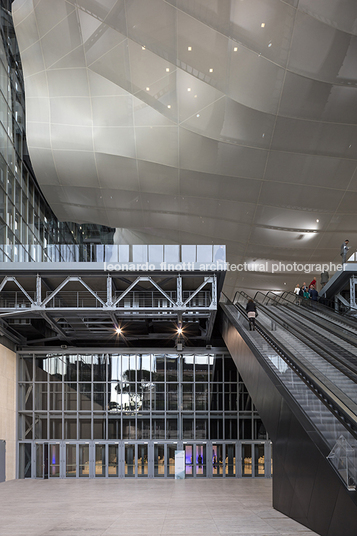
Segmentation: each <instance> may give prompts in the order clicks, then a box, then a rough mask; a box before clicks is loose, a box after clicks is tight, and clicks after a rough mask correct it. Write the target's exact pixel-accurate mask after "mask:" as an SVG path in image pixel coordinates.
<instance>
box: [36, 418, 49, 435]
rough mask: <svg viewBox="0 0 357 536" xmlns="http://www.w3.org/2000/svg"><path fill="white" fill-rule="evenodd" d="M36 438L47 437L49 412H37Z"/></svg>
mask: <svg viewBox="0 0 357 536" xmlns="http://www.w3.org/2000/svg"><path fill="white" fill-rule="evenodd" d="M35 439H47V414H44V415H42V414H39V413H36V414H35Z"/></svg>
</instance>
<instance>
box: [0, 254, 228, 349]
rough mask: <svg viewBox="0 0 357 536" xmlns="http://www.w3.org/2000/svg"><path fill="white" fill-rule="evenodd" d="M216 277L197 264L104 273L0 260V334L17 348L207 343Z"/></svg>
mask: <svg viewBox="0 0 357 536" xmlns="http://www.w3.org/2000/svg"><path fill="white" fill-rule="evenodd" d="M224 275H225V272H222V271H207V272H202V271H200V270H199V269H198V267H197V269H194V270H191V271H189V272H160V270H153V271H150V272H141V271H137V272H127V271H125V272H107V271H105V266H104V264H103V263H90V262H77V263H64V262H61V263H48V262H44V263H2V264H1V266H0V334H1V335H3V336H5V337H7V338H8V339H10V340H12V341H13V342H14V343H15V344H17V345H19V346H21V347H26V346H28V347H34V346H38V345H40V346H43V345H45V346H49V345H50V346H52V345H58V344H61V345H62V346H65V345H71V346H72V345H75V346H76V345H78V346H88V344H93V345H95V346H98V345H104V344H105V345H108V344H113V345H118V346H130V345H132V344H133V345H135V346H138V344H140V341H142V342H141V344H143V345H145V346H150V345H155V346H157V344H158V341H161V342H162V341H166V343H167V344H168V345H169V346H174V345H176V346H177V344H185V340H186V339H187V340H188V339H189V340H190V343H192V341H193V343H194V341H195V340H197V343H199V344H200V345H202V342H203V341H205V344H208V343H209V341H210V339H211V336H212V330H213V326H214V321H215V317H216V313H217V302H218V296H219V293H220V290H221V288H222V285H223V279H224ZM179 328H181V329H182V335H179V334H178V329H179ZM119 332H120V333H119ZM134 341H135V342H134Z"/></svg>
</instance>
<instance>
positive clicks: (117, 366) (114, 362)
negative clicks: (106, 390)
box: [108, 354, 122, 381]
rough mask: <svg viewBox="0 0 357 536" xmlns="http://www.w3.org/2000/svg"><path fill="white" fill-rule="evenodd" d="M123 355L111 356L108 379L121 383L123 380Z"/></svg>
mask: <svg viewBox="0 0 357 536" xmlns="http://www.w3.org/2000/svg"><path fill="white" fill-rule="evenodd" d="M121 373H122V372H121V355H117V354H113V355H111V356H109V365H108V379H109V381H110V380H116V381H119V380H120V379H121Z"/></svg>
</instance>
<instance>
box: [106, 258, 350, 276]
mask: <svg viewBox="0 0 357 536" xmlns="http://www.w3.org/2000/svg"><path fill="white" fill-rule="evenodd" d="M342 268H343V266H342V264H334V263H331V262H330V263H325V264H313V263H311V264H310V263H298V262H293V263H285V262H278V263H273V262H271V261H266V262H250V263H249V262H243V263H241V264H234V263H230V262H208V263H195V262H178V263H169V262H160V263H158V264H154V263H149V262H143V263H135V262H129V263H115V264H114V263H106V262H105V263H104V271H107V272H137V271H149V272H154V271H157V270H160V271H162V272H193V271H201V272H206V271H217V270H222V271H223V270H224V271H227V272H262V273H263V272H269V273H272V274H275V273H289V272H292V273H294V272H302V273H306V274H310V273H315V274H320V273H322V272H336V271H337V270H342Z"/></svg>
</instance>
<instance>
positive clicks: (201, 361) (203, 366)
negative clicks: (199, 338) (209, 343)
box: [195, 355, 212, 382]
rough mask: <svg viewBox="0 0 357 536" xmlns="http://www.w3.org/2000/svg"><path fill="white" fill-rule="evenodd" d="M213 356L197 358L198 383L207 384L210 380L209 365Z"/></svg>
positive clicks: (198, 356) (196, 376)
mask: <svg viewBox="0 0 357 536" xmlns="http://www.w3.org/2000/svg"><path fill="white" fill-rule="evenodd" d="M210 358H212V356H208V355H196V356H195V379H196V382H207V381H208V378H209V364H210Z"/></svg>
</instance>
